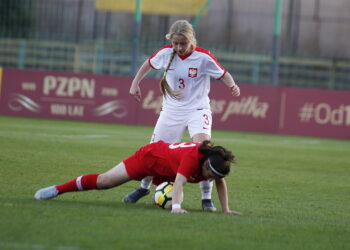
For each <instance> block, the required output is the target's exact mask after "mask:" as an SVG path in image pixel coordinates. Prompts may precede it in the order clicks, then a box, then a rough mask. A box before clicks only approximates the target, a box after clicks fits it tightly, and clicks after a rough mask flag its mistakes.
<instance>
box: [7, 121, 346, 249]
mask: <svg viewBox="0 0 350 250" xmlns="http://www.w3.org/2000/svg"><path fill="white" fill-rule="evenodd" d="M152 129H153V128H152V127H146V126H126V125H116V124H99V123H88V122H76V121H63V120H45V119H33V118H20V117H7V116H0V200H1V202H0V249H60V250H78V249H79V250H80V249H208V250H213V249H269V250H271V249H279V250H280V249H307V250H309V249H317V250H320V249H350V141H349V140H333V139H320V138H312V137H297V136H283V135H269V134H258V133H241V132H228V131H213V136H212V138H213V141H214V143H215V144H216V145H223V146H225V147H227V148H229V149H231V150H232V151H233V152H234V153H235V154H236V156H237V165H236V166H235V168H234V171H233V173H232V174H231V175H230V176H229V177H228V178H227V179H226V181H227V183H228V189H229V203H230V208H231V209H233V210H237V211H241V212H243V214H244V215H243V216H231V215H225V214H222V213H221V212H216V213H203V212H201V207H200V191H199V185H198V184H187V185H186V187H185V192H184V195H185V196H184V203H183V207H184V208H185V209H187V210H188V211H189V214H186V215H173V214H171V213H170V212H169V211H168V210H163V209H160V208H156V207H155V206H153V205H152V199H151V196H150V195H149V196H148V197H146V198H144V199H142V200H140V202H139V203H137V204H134V205H125V204H123V203H122V202H121V199H122V197H123V196H124V195H125V194H127V193H128V192H130V191H132V190H134V189H135V188H136V187H138V186H139V182H135V181H132V182H129V183H127V184H125V185H122V186H121V187H118V188H114V189H110V190H105V191H87V192H76V193H68V194H64V195H62V196H60V197H57V198H56V199H53V200H49V201H35V200H34V199H33V196H34V193H35V191H36V190H37V189H39V188H42V187H46V186H49V185H53V184H61V183H63V182H66V181H68V180H71V179H73V178H75V177H77V176H79V175H81V174H87V173H102V172H104V171H106V170H108V169H110V168H111V167H113V166H114V165H115V164H117V163H118V162H120V161H121V160H122V159H123V158H125V157H127V156H129V155H130V154H132V153H133V152H134V151H135V150H136V149H138V148H139V147H140V146H142V145H144V144H147V143H148V142H149V140H150V136H151V133H152ZM185 139H187V140H188V136H187V137H186V138H185ZM152 190H154V188H152ZM213 200H214V202H215V204H216V206H217V207H218V208H219V202H218V198H217V194H216V191H215V188H214V191H213Z"/></svg>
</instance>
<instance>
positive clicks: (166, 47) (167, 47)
mask: <svg viewBox="0 0 350 250" xmlns="http://www.w3.org/2000/svg"><path fill="white" fill-rule="evenodd" d="M172 47H173V45H171V44H168V45H165V46H163V47H161V48H160V49H159V50H157V51H156V53H154V54H153V55H151V56H150V57H149V58H148V64H149V65H150V66H151V67H152V68H153V69H156V68H155V67H153V65H152V63H151V59H152V58H153V57H155V56H156V55H157V54H158V53H159V51H161V50H163V49H169V48H172Z"/></svg>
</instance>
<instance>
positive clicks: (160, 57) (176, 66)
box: [148, 45, 226, 111]
mask: <svg viewBox="0 0 350 250" xmlns="http://www.w3.org/2000/svg"><path fill="white" fill-rule="evenodd" d="M172 52H173V46H172V45H167V46H164V47H163V48H161V49H160V50H158V51H157V52H156V53H155V54H154V55H152V56H151V57H150V58H149V59H148V62H149V64H150V65H151V67H152V68H154V69H157V70H158V69H164V70H165V68H166V67H167V65H168V62H169V60H170V56H171V54H172ZM225 73H226V70H225V69H224V68H223V67H222V66H221V65H220V64H219V63H218V62H217V60H216V58H215V57H214V56H213V55H212V54H210V51H208V50H205V49H203V48H200V47H196V49H195V50H194V51H193V52H192V53H191V54H189V55H187V56H186V57H182V56H179V55H177V54H176V55H175V57H174V59H173V61H172V63H171V65H170V68H169V70H168V73H167V76H166V80H167V82H168V84H169V86H170V88H171V89H173V90H175V91H180V93H181V94H180V98H178V99H174V98H171V97H169V96H167V98H163V110H177V111H181V110H183V111H187V110H194V109H210V104H209V96H208V94H209V91H210V77H213V78H215V79H220V78H221V77H223V75H224V74H225Z"/></svg>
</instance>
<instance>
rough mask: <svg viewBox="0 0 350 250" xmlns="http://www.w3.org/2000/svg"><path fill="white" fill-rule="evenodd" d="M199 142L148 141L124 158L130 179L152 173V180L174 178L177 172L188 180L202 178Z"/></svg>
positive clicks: (169, 179) (157, 181) (156, 182)
mask: <svg viewBox="0 0 350 250" xmlns="http://www.w3.org/2000/svg"><path fill="white" fill-rule="evenodd" d="M198 147H199V143H188V142H179V143H174V144H169V143H165V142H163V141H158V142H155V143H151V144H148V145H146V146H144V147H142V148H140V149H139V150H138V151H136V152H135V153H134V154H133V155H131V156H130V157H128V158H127V159H125V160H124V161H123V162H124V164H125V167H126V171H127V173H128V175H129V176H130V178H131V179H134V180H141V179H142V178H144V177H145V176H153V183H154V184H159V183H161V182H164V181H175V177H176V174H177V173H180V174H182V175H183V176H185V177H186V178H187V181H188V182H200V181H202V180H205V179H204V178H203V176H202V174H201V169H200V166H199V160H200V159H201V158H202V157H203V156H202V155H201V153H200V152H199V150H198Z"/></svg>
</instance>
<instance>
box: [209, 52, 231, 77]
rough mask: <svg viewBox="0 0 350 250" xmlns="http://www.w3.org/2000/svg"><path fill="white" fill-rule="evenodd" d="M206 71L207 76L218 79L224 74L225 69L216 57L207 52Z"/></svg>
mask: <svg viewBox="0 0 350 250" xmlns="http://www.w3.org/2000/svg"><path fill="white" fill-rule="evenodd" d="M205 65H206V72H207V74H208V75H209V76H211V77H213V78H215V79H220V78H222V77H223V76H224V74H225V73H226V70H225V69H224V67H222V66H221V65H220V64H219V63H218V61H217V60H216V58H215V57H214V56H213V55H212V54H211V53H210V52H209V53H208V54H207V55H206V64H205Z"/></svg>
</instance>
